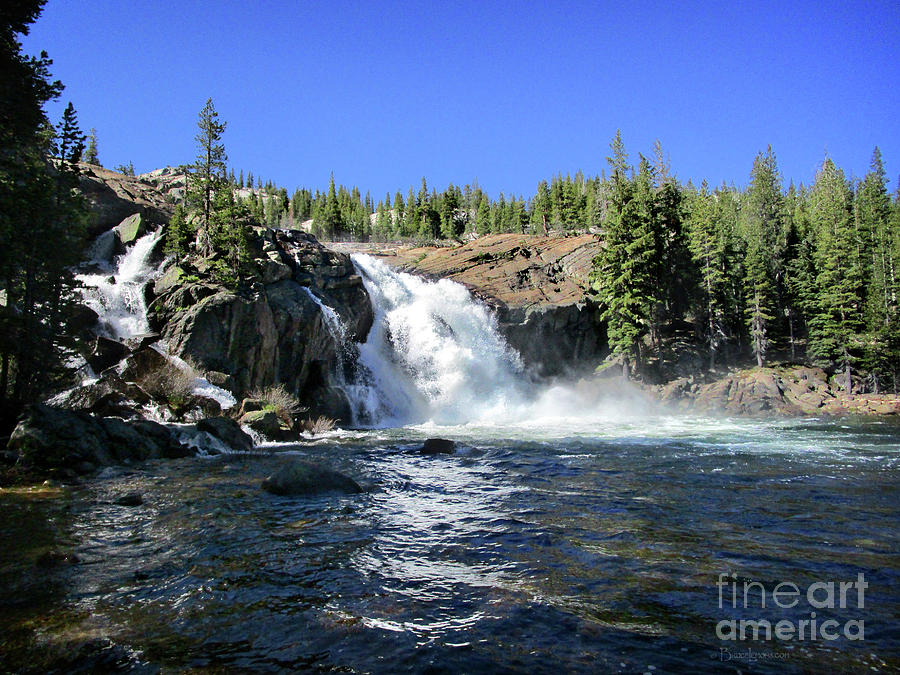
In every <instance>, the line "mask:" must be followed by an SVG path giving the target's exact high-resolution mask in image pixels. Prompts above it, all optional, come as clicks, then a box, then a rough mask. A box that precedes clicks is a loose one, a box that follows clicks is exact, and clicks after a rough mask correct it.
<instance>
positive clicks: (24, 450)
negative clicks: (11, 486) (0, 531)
mask: <svg viewBox="0 0 900 675" xmlns="http://www.w3.org/2000/svg"><path fill="white" fill-rule="evenodd" d="M196 428H197V429H198V431H202V432H206V433H208V434H210V435H211V436H213V437H215V438H216V439H218V441H220V442H221V443H222V444H224V446H226V447H228V448H230V449H231V450H234V451H237V452H249V451H250V450H252V449H253V442H252V440H251V439H250V437H249V436H247V434H245V433H244V432H243V431H242V430H241V429H240V427H239V426H238V424H237V423H236V422H235V421H234V420H230V419H227V418H211V419H206V420H201V421H200V422H199V423H198V424H197V425H196ZM183 433H184V429H182V428H177V427H176V428H172V427H168V426H166V425H164V424H159V423H157V422H153V421H151V420H146V419H137V420H128V421H126V420H122V419H119V418H117V417H97V416H95V415H91V414H89V413H86V412H83V411H79V410H65V409H62V408H54V407H51V406H48V405H44V404H35V405H31V406H29V407H28V408H27V409H26V410H25V413H24V415H23V416H22V418H21V419H20V421H19V423H18V424H17V425H16V428H15V429H14V430H13V433H12V435H11V436H10V438H9V442H8V443H7V453H8V454H11V455H14V456H15V457H16V463H15V466H17V467H20V468H21V469H22V470H23V471H25V472H26V473H29V474H31V475H36V476H61V477H64V478H76V477H78V476H86V475H90V474H93V473H96V472H97V471H99V470H100V469H102V468H104V467H108V466H115V465H127V464H131V463H133V462H142V461H146V460H149V459H178V458H183V457H189V456H191V455H194V454H196V448H192V447H189V446H188V445H186V444H185V443H184V442H183V441H182V435H183Z"/></svg>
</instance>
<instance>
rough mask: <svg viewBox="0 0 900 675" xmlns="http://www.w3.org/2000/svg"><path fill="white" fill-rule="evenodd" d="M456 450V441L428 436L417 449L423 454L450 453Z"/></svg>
mask: <svg viewBox="0 0 900 675" xmlns="http://www.w3.org/2000/svg"><path fill="white" fill-rule="evenodd" d="M454 450H456V442H454V441H448V440H447V439H446V438H429V439H427V440H426V441H425V442H424V443H423V444H422V448H421V449H420V450H419V452H421V453H422V454H423V455H452V454H453V451H454Z"/></svg>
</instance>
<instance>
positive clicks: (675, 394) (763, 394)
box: [648, 365, 900, 417]
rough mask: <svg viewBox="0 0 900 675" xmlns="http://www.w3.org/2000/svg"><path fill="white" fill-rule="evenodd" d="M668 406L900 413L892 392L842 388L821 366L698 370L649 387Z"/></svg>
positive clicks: (757, 412)
mask: <svg viewBox="0 0 900 675" xmlns="http://www.w3.org/2000/svg"><path fill="white" fill-rule="evenodd" d="M648 390H649V391H650V392H651V393H652V394H654V395H655V396H657V397H658V398H659V400H660V401H662V402H663V403H664V404H666V405H668V406H669V407H671V408H673V409H675V410H680V411H685V412H700V413H716V414H727V415H738V416H770V415H784V416H798V415H803V416H816V417H817V416H835V415H887V416H897V415H900V396H898V395H896V394H858V393H851V392H847V391H845V390H844V389H843V388H842V387H841V386H840V385H839V384H838V383H837V382H836V381H835V378H834V377H832V376H829V375H828V374H827V373H826V372H825V371H824V370H822V369H821V368H815V367H810V366H796V365H792V366H776V367H769V368H748V369H744V370H736V371H733V372H729V373H726V374H723V375H721V376H718V377H717V376H715V375H710V374H702V373H698V374H697V375H691V376H688V377H681V378H678V379H675V380H672V381H670V382H667V383H666V384H663V385H657V386H654V387H648Z"/></svg>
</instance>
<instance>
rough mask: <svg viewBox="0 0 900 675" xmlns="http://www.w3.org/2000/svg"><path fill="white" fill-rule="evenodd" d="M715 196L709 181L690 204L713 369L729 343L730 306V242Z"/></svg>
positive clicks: (693, 247)
mask: <svg viewBox="0 0 900 675" xmlns="http://www.w3.org/2000/svg"><path fill="white" fill-rule="evenodd" d="M717 202H718V200H717V199H716V197H715V195H712V194H710V192H709V188H708V186H707V184H706V181H704V182H703V184H702V186H701V188H700V192H699V193H696V194H695V195H693V197H692V199H691V200H690V207H689V208H690V219H689V232H690V250H691V255H692V256H693V259H694V262H695V263H696V265H697V269H698V272H699V274H698V276H699V279H698V281H699V286H700V293H701V297H702V302H701V316H703V317H704V319H705V338H706V342H707V345H708V349H709V368H710V370H714V369H715V367H716V357H717V355H718V354H719V351H720V349H721V347H722V344H723V342H724V341H725V340H726V339H727V333H726V330H727V328H726V326H727V320H726V306H727V300H726V298H727V296H728V277H727V274H726V270H727V269H728V255H727V238H726V236H725V231H724V227H723V225H722V223H721V222H720V219H719V215H720V212H719V210H718V208H717Z"/></svg>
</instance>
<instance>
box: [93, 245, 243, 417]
mask: <svg viewBox="0 0 900 675" xmlns="http://www.w3.org/2000/svg"><path fill="white" fill-rule="evenodd" d="M111 236H115V232H114V231H113V230H110V231H109V232H105V233H104V234H102V235H100V237H98V238H97V241H96V242H95V244H94V246H93V247H92V248H91V249H90V251H93V252H99V251H102V250H104V249H106V248H107V247H108V243H109V242H108V239H109V237H111ZM162 236H163V228H162V227H160V228H159V229H157V230H155V231H154V232H150V233H148V234H145V235H144V236H142V237H140V238H139V239H138V240H137V241H135V242H134V244H132V245H131V246H130V247H129V248H128V249H127V250H126V251H125V253H124V254H123V255H120V256H118V257H117V258H116V260H115V262H114V264H113V265H112V266H110V264H109V263H108V262H106V261H105V260H102V259H97V258H95V259H94V260H91V261H90V264H92V265H93V266H95V267H99V268H100V270H101V271H100V272H99V273H95V274H79V275H77V278H78V280H79V281H80V282H81V286H82V289H81V290H82V296H83V297H84V301H85V304H86V305H87V306H88V307H90V308H91V309H93V310H94V311H95V312H97V314H98V315H99V317H100V319H99V323H100V326H101V331H102V332H103V333H104V334H105V335H106V336H107V337H109V338H112V339H114V340H119V341H122V340H126V339H127V338H130V337H134V336H136V335H141V334H144V333H147V332H149V330H150V325H149V323H148V321H147V304H146V302H145V301H144V286H145V285H146V284H147V283H148V282H149V281H151V280H152V279H153V278H154V277H155V276H156V275H157V274H158V273H159V272H160V270H161V269H162V268H163V267H164V265H165V263H164V262H163V263H161V264H160V265H152V264H151V262H150V257H151V254H152V253H153V249H154V248H155V247H156V245H157V243H158V242H159V240H160V239H161V238H162ZM151 347H152V348H153V349H155V350H156V351H157V352H159V353H160V354H162V355H163V356H164V357H165V358H166V359H168V361H169V362H170V363H172V364H173V365H174V366H175V367H176V368H178V369H180V370H182V371H184V372H185V373H188V374H189V375H191V377H192V378H193V380H192V387H193V393H194V394H195V395H197V396H203V397H205V398H210V399H214V400H215V401H217V402H218V403H219V406H220V407H221V408H222V409H223V410H225V409H227V408H230V407H232V406H234V405H236V403H237V401H236V400H235V398H234V396H232V394H231V392H229V391H226V390H225V389H222V388H221V387H217V386H215V385H214V384H212V383H210V382H209V380H207V379H206V378H204V377H203V376H202V375H201V374H200V373H198V372H196V369H194V368H193V367H192V366H191V365H190V364H188V363H186V362H185V361H183V360H182V359H180V358H179V357H177V356H175V355H173V354H169V353H168V351H167V348H166V347H167V345H166V344H165V342H164V341H162V340H160V341H158V342H157V343H155V344H153V345H151ZM92 379H96V375H94V373H93V372H91V371H90V367H89V366H88V367H87V378H86V380H85V381H90V380H92Z"/></svg>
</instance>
